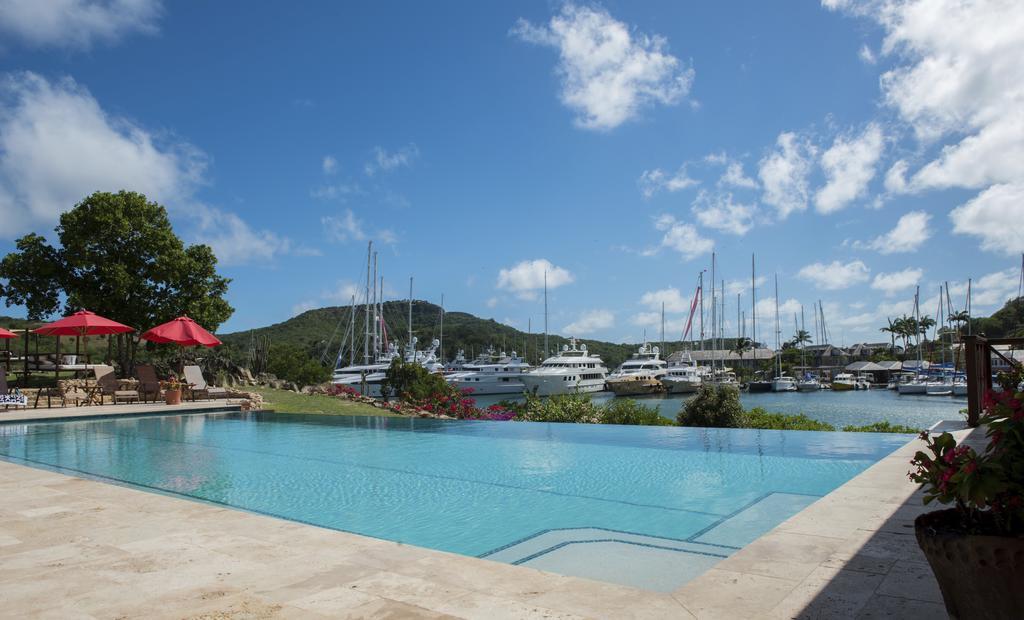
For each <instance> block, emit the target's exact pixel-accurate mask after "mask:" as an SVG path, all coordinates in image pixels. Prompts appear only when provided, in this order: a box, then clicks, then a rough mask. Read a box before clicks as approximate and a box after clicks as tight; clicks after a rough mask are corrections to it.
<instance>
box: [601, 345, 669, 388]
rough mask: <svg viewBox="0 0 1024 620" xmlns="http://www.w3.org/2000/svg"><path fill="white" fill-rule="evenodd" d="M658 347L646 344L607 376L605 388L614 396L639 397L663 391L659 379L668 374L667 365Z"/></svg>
mask: <svg viewBox="0 0 1024 620" xmlns="http://www.w3.org/2000/svg"><path fill="white" fill-rule="evenodd" d="M660 354H661V351H660V350H659V349H658V347H652V346H651V345H649V344H647V343H646V342H645V343H643V344H642V345H641V346H640V349H639V350H638V351H637V352H636V353H634V354H633V356H632V357H631V358H629V359H628V360H626V361H625V362H623V363H622V364H621V365H620V366H619V367H618V368H616V369H615V371H614V372H612V373H611V374H609V375H608V378H607V379H606V380H605V386H606V387H607V388H608V389H609V390H611V391H612V392H614V393H615V395H616V396H639V395H642V394H657V393H659V392H664V391H665V386H664V385H662V383H661V378H662V377H664V376H665V375H666V374H668V370H667V364H666V362H665V360H663V359H661V358H660V357H659V355H660Z"/></svg>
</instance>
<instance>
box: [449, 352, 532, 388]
mask: <svg viewBox="0 0 1024 620" xmlns="http://www.w3.org/2000/svg"><path fill="white" fill-rule="evenodd" d="M472 367H473V368H474V369H475V370H471V371H465V370H464V371H463V372H461V373H458V375H456V376H455V378H454V379H453V380H452V381H451V383H452V384H453V385H454V386H455V387H457V388H459V389H460V390H466V389H471V390H473V394H474V395H481V396H483V395H488V394H522V393H523V392H524V391H525V390H526V386H525V385H524V384H523V381H522V376H523V374H524V373H527V372H529V371H530V369H531V368H532V367H531V366H530V365H529V364H528V363H526V362H525V361H523V358H521V357H519V356H518V355H517V354H516V352H515V351H513V352H512V355H506V354H505V352H504V351H502V353H501V355H499V356H498V359H497V360H494V361H491V360H488V363H485V364H473V365H472Z"/></svg>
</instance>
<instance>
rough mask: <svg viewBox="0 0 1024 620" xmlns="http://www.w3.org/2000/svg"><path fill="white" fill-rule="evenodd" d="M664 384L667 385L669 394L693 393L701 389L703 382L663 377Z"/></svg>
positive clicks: (666, 388)
mask: <svg viewBox="0 0 1024 620" xmlns="http://www.w3.org/2000/svg"><path fill="white" fill-rule="evenodd" d="M661 382H662V384H663V385H664V386H665V391H666V392H668V393H669V394H693V393H694V392H696V391H698V390H700V386H701V382H699V381H675V380H672V379H662V380H661Z"/></svg>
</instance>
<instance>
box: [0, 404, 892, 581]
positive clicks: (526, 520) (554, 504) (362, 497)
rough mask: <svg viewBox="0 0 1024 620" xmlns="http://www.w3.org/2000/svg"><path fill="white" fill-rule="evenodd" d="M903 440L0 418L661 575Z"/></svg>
mask: <svg viewBox="0 0 1024 620" xmlns="http://www.w3.org/2000/svg"><path fill="white" fill-rule="evenodd" d="M909 439H910V437H908V436H905V435H884V434H867V433H813V432H800V431H756V430H735V429H688V428H666V427H628V426H607V425H574V424H540V423H514V422H457V421H442V420H430V419H410V418H374V417H343V416H319V415H290V414H289V415H286V414H273V413H260V412H256V413H217V414H192V415H176V416H150V417H132V418H117V419H98V420H82V421H62V422H53V423H44V422H39V423H30V424H6V425H0V457H2V458H5V459H7V460H10V461H13V462H18V463H23V464H26V465H32V466H38V467H44V468H49V469H57V470H59V471H63V472H65V473H71V474H77V475H86V476H89V477H96V478H100V479H103V480H107V481H113V482H117V483H125V484H129V485H134V486H138V487H143V488H146V489H149V490H154V491H159V492H165V493H172V494H177V495H182V496H186V497H189V498H194V499H198V500H203V501H207V502H215V503H219V504H224V505H228V506H232V507H237V508H241V509H245V510H251V511H256V512H261V513H265V514H270V515H275V516H279V517H283V518H286V519H292V520H295V521H301V522H305V523H310V524H314V525H318V526H322V527H328V528H335V529H340V530H345V531H349V532H354V533H358V534H363V535H367V536H374V537H379V538H385V539H389V540H393V541H398V542H402V543H408V544H412V545H418V546H423V547H429V548H433V549H440V550H444V551H451V552H455V553H461V554H465V555H471V556H479V557H485V558H489V559H493V560H497V561H503V562H509V563H513V564H522V565H526V566H533V567H536V568H541V569H545V570H551V571H554V572H560V573H564V574H572V575H578V576H584V577H590V578H595V579H603V580H606V581H613V582H618V583H625V584H627V585H634V586H638V587H645V588H649V589H656V590H672V589H674V588H676V587H678V586H679V585H682V583H685V582H686V581H688V580H689V579H691V578H693V577H695V576H696V575H698V574H700V573H701V572H703V571H704V570H707V569H708V568H710V567H711V566H713V565H714V564H715V563H717V562H718V561H720V560H721V559H722V558H724V557H727V556H728V555H729V554H731V553H733V552H734V551H735V550H737V549H739V548H741V547H743V546H744V545H746V544H748V543H750V542H751V541H753V540H754V539H755V538H757V537H758V536H760V535H761V534H763V533H765V532H767V531H768V530H769V529H771V528H772V527H774V526H775V525H777V524H778V523H780V522H781V521H783V520H785V519H786V518H788V517H789V516H791V515H793V514H795V513H796V512H798V511H800V510H801V509H802V508H804V507H805V506H807V505H808V504H810V503H811V502H813V501H814V500H815V499H817V498H818V497H820V496H822V495H824V494H826V493H828V492H829V491H831V490H832V489H834V488H836V487H837V486H839V485H840V484H842V483H844V482H845V481H847V480H849V479H850V478H851V477H853V476H855V475H856V474H858V473H859V472H861V471H863V470H864V469H865V468H867V467H868V466H869V465H871V464H872V463H874V462H875V461H877V460H878V459H880V458H881V457H883V456H885V455H887V454H888V453H890V452H892V451H893V450H895V449H896V448H897V447H899V446H900V445H902V444H904V443H906V442H907V441H908V440H909Z"/></svg>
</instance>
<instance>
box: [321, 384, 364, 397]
mask: <svg viewBox="0 0 1024 620" xmlns="http://www.w3.org/2000/svg"><path fill="white" fill-rule="evenodd" d="M327 395H328V396H359V390H357V389H355V388H354V387H352V386H350V385H334V384H331V386H330V387H329V388H327Z"/></svg>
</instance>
